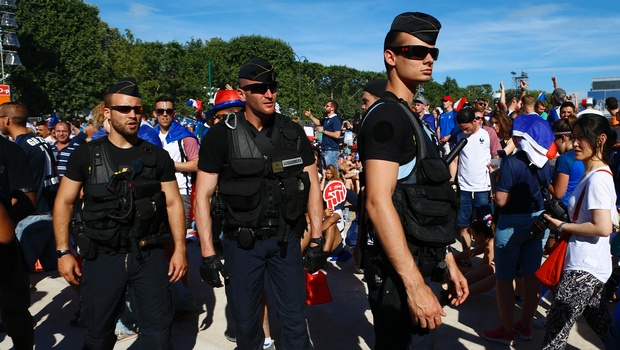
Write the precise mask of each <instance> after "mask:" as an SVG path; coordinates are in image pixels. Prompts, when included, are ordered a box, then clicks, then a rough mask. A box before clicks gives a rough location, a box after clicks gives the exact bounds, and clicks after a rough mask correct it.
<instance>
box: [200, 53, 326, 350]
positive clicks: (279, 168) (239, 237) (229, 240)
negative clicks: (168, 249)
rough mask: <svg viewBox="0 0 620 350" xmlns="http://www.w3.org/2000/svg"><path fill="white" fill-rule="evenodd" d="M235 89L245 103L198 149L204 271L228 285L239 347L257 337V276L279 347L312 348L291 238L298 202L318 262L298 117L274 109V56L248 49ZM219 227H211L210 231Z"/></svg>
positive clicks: (317, 229) (314, 185) (307, 156)
mask: <svg viewBox="0 0 620 350" xmlns="http://www.w3.org/2000/svg"><path fill="white" fill-rule="evenodd" d="M238 84H239V88H238V89H237V93H238V94H239V98H240V99H241V100H242V101H244V102H245V105H246V108H245V109H244V110H242V111H241V112H238V113H236V114H233V115H228V116H227V117H226V118H225V120H224V121H223V122H221V123H218V124H216V125H214V126H213V127H212V129H211V130H210V131H209V132H208V133H207V135H206V136H205V138H204V140H203V143H202V145H201V149H200V157H199V158H200V160H199V162H198V179H197V183H196V203H195V204H196V205H195V208H196V223H197V229H198V232H199V235H200V243H201V250H202V256H203V264H202V265H201V267H200V273H201V276H202V278H203V280H204V281H205V282H207V283H209V284H210V285H212V286H214V287H221V286H222V283H221V280H220V276H219V274H220V273H222V275H223V276H224V277H225V278H227V279H228V283H229V286H230V289H229V293H228V295H227V297H228V302H229V303H230V305H231V309H232V314H233V319H234V322H235V326H236V329H237V346H238V349H241V350H243V349H251V350H255V349H258V348H260V347H261V344H262V341H263V339H264V336H263V334H262V327H261V324H262V318H261V317H260V307H261V299H262V298H261V296H262V293H263V288H264V287H263V282H264V281H267V283H268V284H269V285H270V287H271V288H270V289H271V290H272V291H273V294H274V300H275V302H276V304H277V308H278V314H279V316H280V318H281V321H282V322H281V325H282V340H281V343H282V345H283V347H284V348H285V349H311V348H312V346H311V344H310V339H309V336H308V332H307V328H306V318H305V299H306V290H305V275H304V270H303V260H302V254H301V248H300V240H299V238H300V237H301V235H302V234H303V232H304V229H306V226H307V224H306V218H305V211H306V208H307V211H308V216H309V217H310V226H311V227H310V232H311V235H312V237H313V238H314V241H315V243H313V244H312V245H311V247H312V248H310V249H309V252H308V255H309V256H310V258H309V259H308V260H309V262H310V266H311V267H310V268H309V270H315V269H318V268H319V267H320V266H321V264H322V263H324V257H323V256H321V255H319V256H317V255H315V254H311V252H312V251H321V252H322V247H321V246H320V245H319V244H317V242H319V243H320V240H319V237H321V221H322V220H321V212H322V202H321V193H320V190H319V182H318V181H319V180H318V172H317V168H316V165H315V161H314V156H313V154H312V150H311V146H310V142H309V141H308V139H307V138H306V135H305V133H304V131H303V129H302V127H301V126H300V125H298V124H296V123H293V122H292V121H291V120H290V118H288V117H285V116H283V115H281V114H278V113H276V111H275V106H276V96H277V91H278V83H277V81H276V74H275V72H274V69H273V67H272V65H271V64H270V63H269V62H268V61H266V60H265V59H263V58H257V57H255V58H253V59H251V60H250V61H248V62H247V63H246V64H245V65H243V66H242V67H241V69H240V70H239V80H238ZM216 187H217V191H218V198H219V199H218V200H219V202H220V203H221V206H222V207H223V211H224V218H223V231H224V240H223V248H224V258H225V266H222V264H221V262H220V261H219V260H218V259H217V257H216V256H215V250H214V248H213V242H212V235H213V232H212V228H211V220H212V218H211V199H212V197H213V196H214V194H215V191H216ZM216 234H217V233H216Z"/></svg>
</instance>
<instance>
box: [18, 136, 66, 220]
mask: <svg viewBox="0 0 620 350" xmlns="http://www.w3.org/2000/svg"><path fill="white" fill-rule="evenodd" d="M15 143H16V144H18V145H19V147H21V148H22V149H23V150H24V152H25V153H26V157H27V158H28V164H30V169H31V170H32V176H33V177H34V181H35V183H36V184H37V208H36V212H35V213H45V212H50V211H52V208H53V207H54V199H56V192H57V191H58V183H59V178H58V170H57V168H56V158H55V157H54V153H53V152H52V148H51V146H50V145H49V144H48V143H47V142H45V140H44V139H43V138H42V137H39V136H36V135H34V134H30V133H26V134H22V135H19V136H18V137H17V138H16V140H15Z"/></svg>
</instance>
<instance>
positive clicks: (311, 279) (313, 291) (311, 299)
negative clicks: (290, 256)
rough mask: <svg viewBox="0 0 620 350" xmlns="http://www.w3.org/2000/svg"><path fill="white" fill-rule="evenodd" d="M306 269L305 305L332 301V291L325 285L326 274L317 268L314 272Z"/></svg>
mask: <svg viewBox="0 0 620 350" xmlns="http://www.w3.org/2000/svg"><path fill="white" fill-rule="evenodd" d="M305 271H306V305H319V304H325V303H329V302H330V301H332V293H330V291H329V286H327V276H325V274H324V273H323V271H321V270H319V271H317V272H316V273H314V274H310V273H308V270H305Z"/></svg>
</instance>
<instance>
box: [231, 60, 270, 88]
mask: <svg viewBox="0 0 620 350" xmlns="http://www.w3.org/2000/svg"><path fill="white" fill-rule="evenodd" d="M239 79H248V80H256V81H259V82H261V83H270V82H272V81H276V72H275V71H274V70H273V66H272V65H271V63H269V61H267V60H266V59H264V58H260V57H254V58H252V59H251V60H249V61H248V62H247V63H246V64H244V65H243V66H241V68H240V69H239Z"/></svg>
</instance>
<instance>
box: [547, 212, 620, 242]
mask: <svg viewBox="0 0 620 350" xmlns="http://www.w3.org/2000/svg"><path fill="white" fill-rule="evenodd" d="M611 210H615V208H612V209H611ZM590 212H591V213H592V221H591V222H584V223H581V224H578V223H573V222H569V223H565V224H564V226H562V231H564V232H569V233H574V234H578V235H582V236H591V237H608V236H609V235H611V233H612V231H613V225H612V223H611V211H610V210H609V209H592V210H590ZM545 219H547V220H549V222H550V225H549V229H550V230H557V228H558V226H559V225H560V224H561V223H562V221H560V220H558V219H554V218H552V217H551V216H549V215H547V214H545Z"/></svg>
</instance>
